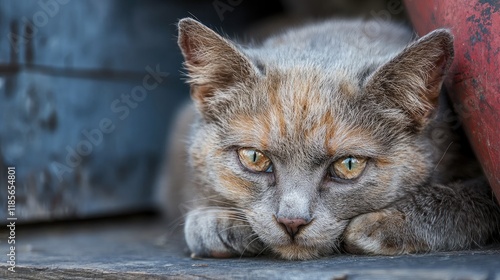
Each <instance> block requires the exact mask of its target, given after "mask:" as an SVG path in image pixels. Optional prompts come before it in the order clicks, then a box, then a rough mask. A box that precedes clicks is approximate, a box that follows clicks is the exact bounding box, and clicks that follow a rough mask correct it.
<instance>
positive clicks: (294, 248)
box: [272, 243, 333, 260]
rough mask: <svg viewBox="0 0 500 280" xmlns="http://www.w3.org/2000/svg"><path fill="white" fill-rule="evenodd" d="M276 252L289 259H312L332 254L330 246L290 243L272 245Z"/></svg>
mask: <svg viewBox="0 0 500 280" xmlns="http://www.w3.org/2000/svg"><path fill="white" fill-rule="evenodd" d="M272 250H273V251H274V253H276V254H277V255H278V256H279V257H281V258H283V259H287V260H310V259H317V258H320V257H324V256H326V255H329V254H332V252H333V249H329V248H328V246H317V247H316V246H315V247H306V246H303V245H298V244H296V243H295V244H288V245H280V246H274V247H272Z"/></svg>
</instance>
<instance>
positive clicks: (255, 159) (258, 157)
mask: <svg viewBox="0 0 500 280" xmlns="http://www.w3.org/2000/svg"><path fill="white" fill-rule="evenodd" d="M238 156H239V158H240V162H241V164H243V166H244V167H246V168H247V169H249V170H250V171H254V172H266V173H271V172H273V163H272V162H271V160H270V159H269V158H268V157H267V156H266V155H264V153H262V152H261V151H259V150H256V149H252V148H241V149H239V150H238Z"/></svg>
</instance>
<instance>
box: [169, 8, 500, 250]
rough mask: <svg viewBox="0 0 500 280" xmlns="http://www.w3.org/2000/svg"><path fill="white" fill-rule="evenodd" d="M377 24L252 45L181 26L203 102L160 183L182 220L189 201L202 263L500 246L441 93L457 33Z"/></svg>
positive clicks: (494, 210)
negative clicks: (417, 33)
mask: <svg viewBox="0 0 500 280" xmlns="http://www.w3.org/2000/svg"><path fill="white" fill-rule="evenodd" d="M369 23H370V22H363V21H357V20H336V21H326V22H323V23H316V24H310V25H307V26H305V27H301V28H298V29H293V30H290V31H288V32H285V33H283V34H281V35H277V36H274V37H272V38H269V39H268V40H267V41H265V42H264V43H263V44H262V45H260V46H249V47H244V46H241V45H238V44H236V43H233V42H232V41H230V40H228V39H225V38H223V37H221V36H219V35H218V34H217V33H215V32H214V31H212V30H211V29H209V28H208V27H206V26H204V25H202V24H201V23H199V22H197V21H195V20H193V19H190V18H185V19H182V20H181V21H180V22H179V38H178V43H179V46H180V48H181V50H182V53H183V55H184V58H185V66H186V69H187V71H188V73H187V74H188V78H189V80H188V81H189V83H190V85H191V96H192V99H193V101H194V102H193V105H190V106H188V107H187V108H186V109H185V110H184V112H183V113H182V115H181V117H180V120H179V123H178V128H177V130H176V131H177V132H175V131H174V133H173V135H174V137H176V138H177V139H175V140H174V143H172V146H173V148H172V150H173V152H172V153H173V154H172V155H171V158H170V163H169V164H168V166H167V170H166V172H165V175H164V178H163V180H164V181H163V183H162V184H164V185H168V186H167V191H168V192H169V193H168V194H167V196H168V200H169V201H168V202H166V204H168V205H169V207H171V208H170V210H171V213H173V214H174V215H178V214H176V213H177V212H178V211H176V209H175V208H176V207H177V206H178V205H179V204H181V203H182V202H183V201H186V200H191V205H190V210H189V212H188V213H187V215H186V220H185V227H184V230H185V238H186V241H187V244H188V246H189V248H190V250H191V252H192V254H193V256H195V257H232V256H256V255H259V254H269V253H270V254H274V255H276V256H277V257H280V258H284V259H310V258H317V257H321V256H325V255H329V254H333V253H337V252H344V251H346V252H350V253H359V254H387V255H393V254H405V253H415V252H428V251H435V250H458V249H466V248H471V247H474V246H481V245H484V244H486V243H488V242H491V241H493V240H495V239H497V238H498V237H499V228H500V210H499V207H498V204H497V203H496V201H495V198H494V197H493V195H492V192H491V190H490V188H489V186H488V183H487V182H486V181H485V180H484V179H482V175H481V171H480V168H479V167H478V165H477V162H476V160H475V159H474V157H473V156H472V155H471V153H470V152H468V151H467V143H462V140H463V139H462V138H463V136H460V135H458V134H456V127H455V128H452V127H451V123H450V121H448V120H447V119H449V118H450V117H449V114H448V113H449V112H450V109H448V108H447V100H446V99H445V98H444V97H443V96H444V95H441V97H440V91H441V85H442V82H443V78H444V76H445V74H446V72H447V70H448V68H449V65H450V64H451V62H452V60H453V37H452V35H451V34H450V32H449V31H447V30H443V29H441V30H435V31H433V32H431V33H429V34H428V35H426V36H424V37H422V38H420V39H416V40H415V38H413V34H412V32H411V31H409V30H408V29H407V28H404V27H401V26H398V25H395V24H392V23H381V22H377V23H376V24H379V25H381V26H379V27H380V28H378V30H379V32H378V33H377V34H368V33H365V32H363V30H364V28H363V25H364V24H369ZM435 135H440V136H439V137H435ZM184 160H187V161H188V167H185V163H184ZM172 207H173V208H172Z"/></svg>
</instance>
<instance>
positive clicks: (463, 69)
mask: <svg viewBox="0 0 500 280" xmlns="http://www.w3.org/2000/svg"><path fill="white" fill-rule="evenodd" d="M405 5H406V7H407V11H408V13H409V15H410V18H411V21H412V22H413V26H414V27H415V29H416V30H417V32H418V33H419V34H420V35H424V34H426V33H428V32H429V31H431V30H434V29H436V28H442V27H446V28H449V29H451V30H452V32H453V34H454V35H455V60H454V63H453V65H452V67H451V72H450V75H449V76H448V78H447V80H446V82H445V84H446V86H447V88H448V89H449V91H448V92H449V95H450V97H451V99H452V101H453V103H454V105H455V109H456V110H457V113H458V115H459V117H460V119H461V121H462V122H463V125H464V129H465V131H466V133H467V135H468V137H469V139H470V141H471V143H472V146H473V149H474V151H475V153H476V155H477V156H478V158H479V159H480V161H481V164H482V166H483V169H484V171H485V173H486V176H487V177H488V180H489V182H490V184H491V185H492V188H493V191H494V192H495V194H496V197H497V199H498V200H499V201H500V1H499V0H405Z"/></svg>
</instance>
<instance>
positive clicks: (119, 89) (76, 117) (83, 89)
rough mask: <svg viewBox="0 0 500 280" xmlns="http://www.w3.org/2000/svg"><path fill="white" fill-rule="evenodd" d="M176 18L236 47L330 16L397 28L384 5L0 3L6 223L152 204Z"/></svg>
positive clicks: (284, 0) (394, 8)
mask: <svg viewBox="0 0 500 280" xmlns="http://www.w3.org/2000/svg"><path fill="white" fill-rule="evenodd" d="M388 11H389V12H388ZM187 16H189V17H194V18H197V19H198V20H200V21H201V22H203V23H204V24H206V25H208V26H210V27H211V28H213V29H215V30H217V31H218V32H222V33H225V34H227V35H228V36H229V37H232V38H237V39H238V40H241V41H248V40H250V39H251V40H252V41H258V40H261V39H262V38H265V37H266V36H268V35H269V34H272V33H274V32H278V31H279V30H281V29H282V28H285V27H289V26H293V25H296V24H299V23H302V22H305V21H311V20H318V19H321V18H325V17H331V16H342V17H352V16H358V17H364V18H376V19H381V20H389V19H391V20H401V21H402V22H405V13H404V11H403V5H402V3H401V2H399V1H395V0H371V1H369V0H350V1H347V0H329V1H319V0H314V1H300V0H281V1H279V0H268V1H263V0H258V1H249V0H209V1H201V0H200V1H195V0H190V1H167V0H146V1H145V0H127V1H124V0H87V1H79V0H22V1H10V0H0V36H1V38H2V39H1V40H0V174H1V178H0V209H7V186H6V184H7V179H6V178H7V177H6V173H7V168H8V167H15V170H16V216H17V218H18V223H33V222H46V221H54V220H73V219H86V218H94V217H106V216H115V215H123V214H133V213H141V212H148V211H152V212H155V211H156V210H157V209H158V207H157V205H155V204H154V201H155V200H154V199H153V196H154V189H153V188H154V182H155V180H156V177H157V172H158V170H159V167H160V165H161V163H162V159H163V156H164V150H165V143H166V139H167V135H168V131H169V128H170V126H171V125H172V122H173V120H174V116H175V113H176V111H177V109H178V108H179V107H180V106H181V105H182V104H183V103H185V102H187V101H188V99H189V89H188V87H187V85H185V84H184V82H183V79H182V73H181V69H182V57H181V54H180V51H179V49H178V47H177V43H176V34H177V30H176V22H177V21H178V20H179V19H180V18H183V17H187ZM6 217H7V212H6V211H0V220H2V221H5V220H6Z"/></svg>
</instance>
